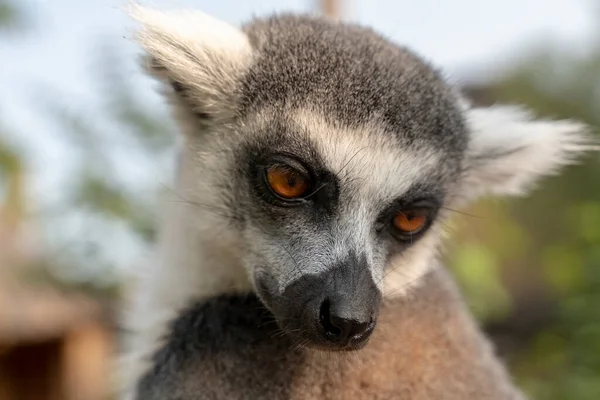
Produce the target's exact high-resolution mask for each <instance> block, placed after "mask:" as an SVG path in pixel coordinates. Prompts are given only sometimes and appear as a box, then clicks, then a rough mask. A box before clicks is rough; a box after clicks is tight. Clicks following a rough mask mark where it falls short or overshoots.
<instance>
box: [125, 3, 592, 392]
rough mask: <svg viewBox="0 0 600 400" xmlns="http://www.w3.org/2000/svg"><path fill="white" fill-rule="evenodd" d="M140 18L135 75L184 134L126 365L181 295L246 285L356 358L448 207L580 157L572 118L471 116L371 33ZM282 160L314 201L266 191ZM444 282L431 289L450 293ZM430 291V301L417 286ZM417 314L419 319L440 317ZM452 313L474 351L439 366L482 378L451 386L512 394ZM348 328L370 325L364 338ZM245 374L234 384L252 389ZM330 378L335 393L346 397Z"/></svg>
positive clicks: (151, 14)
mask: <svg viewBox="0 0 600 400" xmlns="http://www.w3.org/2000/svg"><path fill="white" fill-rule="evenodd" d="M135 15H136V16H137V18H138V20H140V21H141V22H142V24H143V28H142V30H141V31H140V32H139V35H138V37H139V40H140V42H141V44H142V45H143V47H144V48H145V50H146V51H147V53H148V58H147V62H146V64H145V66H147V67H148V68H149V70H150V72H151V73H153V74H154V75H156V76H158V77H159V78H160V79H162V80H163V81H164V82H165V83H166V84H167V85H166V86H167V87H169V88H171V90H170V92H169V98H170V99H171V100H172V102H173V110H174V113H175V117H176V118H177V120H178V122H179V123H180V126H181V130H182V132H183V141H184V143H183V147H182V152H181V168H180V171H179V176H178V186H177V195H176V196H174V197H176V198H175V199H174V201H172V202H170V203H169V204H168V207H167V214H166V217H165V219H164V221H163V225H162V227H161V232H162V235H161V238H160V240H159V243H158V246H157V252H158V256H157V257H156V259H157V261H156V262H155V263H154V264H153V265H152V266H151V268H152V271H151V273H150V274H149V278H148V279H147V281H145V282H144V283H143V284H142V287H141V289H140V290H139V297H140V299H139V300H138V301H139V304H138V305H137V307H138V309H137V310H135V311H134V314H135V317H136V318H137V319H138V320H139V321H137V322H136V323H135V324H134V325H137V326H134V327H133V329H134V330H135V331H137V332H138V333H137V336H136V337H135V338H136V341H135V346H136V347H135V351H136V353H137V355H136V357H137V358H136V357H134V359H135V360H137V361H136V362H135V364H136V367H135V370H136V371H137V370H144V366H147V365H148V364H144V362H148V361H149V360H150V359H149V356H150V355H151V354H153V352H154V351H155V350H156V349H157V348H158V347H160V345H161V343H162V341H163V339H161V338H165V337H169V334H168V325H167V321H168V320H169V319H172V318H174V317H176V316H177V315H179V314H180V312H181V310H182V309H183V308H185V307H187V306H188V305H189V304H190V302H193V301H203V300H206V299H209V298H213V297H215V296H219V295H223V294H235V293H238V294H248V293H254V294H255V295H257V296H258V298H259V299H260V300H261V302H262V304H263V305H264V306H265V307H266V308H267V309H269V310H270V311H271V312H272V313H273V317H274V319H275V321H276V322H277V324H278V326H279V327H280V328H282V329H283V330H284V331H286V332H287V334H288V335H289V336H290V337H292V338H293V339H294V340H296V341H300V342H301V343H302V344H303V346H305V347H307V348H310V349H313V350H314V349H316V348H321V349H322V348H323V347H326V348H328V349H330V350H344V349H347V348H348V346H349V347H350V348H354V349H358V348H361V347H363V346H365V344H367V340H368V335H370V334H371V332H373V329H371V328H372V327H371V322H375V321H377V320H378V310H379V300H380V299H381V298H384V299H388V300H389V299H391V298H393V297H400V298H404V297H405V296H406V295H407V294H408V293H409V292H410V289H411V288H412V287H415V286H418V285H419V283H420V282H421V280H422V277H423V276H424V275H425V274H426V273H427V272H428V271H429V270H431V269H432V268H433V266H434V265H436V257H437V249H438V248H439V246H440V236H441V234H442V233H443V229H442V227H443V221H444V219H445V218H447V212H446V211H447V210H448V209H452V208H456V207H458V206H461V205H463V204H464V203H466V202H468V201H472V200H474V199H476V198H477V197H478V196H480V195H482V194H486V193H494V194H521V193H524V192H525V191H526V190H527V189H528V188H530V187H531V186H532V184H534V183H535V182H536V181H537V179H539V178H540V177H541V176H544V175H548V174H550V173H553V172H555V171H557V169H558V167H560V166H562V165H565V164H568V163H571V162H573V161H574V160H575V159H576V156H577V155H578V154H579V153H581V152H583V151H585V150H589V149H590V148H591V147H590V144H589V141H588V139H587V136H586V135H585V133H584V131H585V129H584V127H582V126H581V125H580V124H578V123H574V122H571V121H540V120H535V119H534V118H532V117H531V116H530V115H528V114H527V113H525V112H523V111H522V110H520V109H518V108H511V107H495V108H489V109H474V108H472V107H471V106H470V105H469V104H468V103H467V102H466V101H465V100H464V99H463V98H462V97H460V95H459V94H458V93H457V90H456V89H455V88H453V87H451V85H449V84H447V83H446V82H445V81H444V79H443V78H442V76H441V75H440V74H439V73H438V72H436V71H435V70H434V69H433V68H432V67H431V66H430V65H428V63H426V62H425V61H423V60H422V59H421V58H420V57H418V56H417V55H415V54H414V53H412V52H411V51H409V50H408V49H406V48H404V47H401V46H398V45H396V44H395V43H392V42H391V41H389V40H387V39H385V38H384V37H382V36H380V35H378V34H376V33H375V32H373V31H372V30H371V29H368V28H365V27H361V26H357V25H353V24H346V23H339V22H329V21H326V20H324V19H321V18H318V17H309V16H295V15H278V16H273V17H268V18H259V19H255V20H254V21H252V22H250V23H249V24H247V25H245V26H244V27H243V28H242V29H238V28H235V27H232V26H229V25H227V24H225V23H223V22H220V21H217V20H214V19H212V18H210V17H208V16H206V15H204V14H202V13H194V12H177V13H170V14H169V13H160V12H156V11H152V10H145V9H137V11H136V12H135ZM276 164H277V165H281V164H285V165H286V166H288V167H293V168H294V169H296V170H298V171H302V173H303V174H305V175H307V176H308V177H309V180H310V181H311V183H312V185H311V186H310V191H309V194H310V196H307V197H306V198H303V199H301V200H298V201H295V202H286V201H282V200H281V199H280V198H277V196H275V195H274V193H273V192H272V191H271V190H270V189H269V187H268V185H267V183H266V179H265V172H266V170H267V169H268V167H269V166H272V165H276ZM182 200H183V201H182ZM415 207H416V208H420V209H422V210H425V212H426V215H427V218H428V223H427V224H426V225H425V227H424V229H422V230H421V231H420V232H419V233H416V234H414V235H410V236H406V235H404V236H403V235H402V234H400V233H399V232H398V231H397V230H395V229H394V227H393V223H392V221H393V217H394V215H395V214H396V213H397V212H399V211H406V210H410V209H411V208H415ZM306 282H312V283H311V284H310V285H307V284H306ZM444 285H445V284H444V283H442V284H440V285H433V286H427V287H429V289H428V290H433V291H442V292H443V291H444V290H445V289H444ZM426 294H427V296H428V295H431V296H433V297H434V298H436V299H437V298H438V297H436V296H437V294H436V293H428V292H427V291H423V290H420V291H419V292H418V295H419V296H426ZM290 296H291V297H290ZM442 297H443V296H442ZM336 302H337V303H336ZM398 304H399V305H398V306H397V307H398V309H397V310H396V309H394V312H393V313H392V315H395V316H396V317H397V318H399V319H402V318H404V317H405V315H404V314H403V313H404V311H402V306H400V305H404V304H405V303H402V302H401V303H398ZM415 304H418V305H420V306H421V307H423V308H422V310H421V311H420V312H422V313H425V314H427V313H432V312H434V308H435V307H433V306H430V307H425V306H424V305H423V303H420V302H419V301H417V302H416V303H415ZM452 304H453V306H452V307H450V308H446V307H445V304H437V305H436V307H441V308H443V309H444V310H447V312H448V313H455V314H456V315H457V318H459V319H461V321H463V320H464V322H465V323H466V324H467V328H465V329H469V330H467V331H461V330H460V329H459V338H458V339H457V340H458V341H459V342H461V343H463V342H462V341H466V342H465V343H464V344H465V346H467V347H468V346H475V350H474V351H475V352H474V353H473V357H474V359H472V360H470V361H465V360H463V358H462V356H461V354H460V353H459V352H458V348H454V349H453V350H452V351H450V350H449V351H450V353H451V356H452V357H457V358H456V360H448V362H449V363H450V364H452V365H453V366H454V367H458V365H457V363H458V362H463V361H465V362H467V364H468V363H469V362H473V363H475V364H473V365H478V366H481V372H477V373H476V372H473V368H470V369H469V368H468V367H469V365H466V366H465V368H467V369H468V370H469V372H468V373H465V374H466V375H465V376H464V377H463V378H460V379H459V380H458V381H457V382H454V383H453V382H452V379H450V378H448V377H446V378H443V379H448V381H447V382H446V381H444V382H446V383H447V384H448V385H450V386H452V385H458V386H460V385H463V384H465V385H467V384H472V385H474V387H477V388H480V389H481V390H483V391H481V390H480V389H473V390H474V392H473V393H477V392H478V391H479V392H480V393H487V392H486V390H488V389H485V388H481V387H482V385H480V382H483V381H485V382H492V383H493V382H494V380H495V379H498V381H497V382H495V383H493V384H492V386H491V387H493V389H489V390H490V391H491V392H493V393H496V394H497V395H498V396H497V397H491V398H510V397H502V396H504V394H506V393H512V389H510V388H509V385H508V383H506V379H505V378H502V377H501V376H499V375H496V372H497V371H498V368H500V367H498V366H497V363H496V361H494V360H493V358H491V356H489V352H488V351H487V350H485V348H484V347H485V346H484V344H483V343H484V342H485V341H484V340H483V339H482V338H481V337H480V336H478V334H476V333H475V332H476V330H475V328H474V327H473V326H472V322H471V321H470V320H468V318H467V317H466V316H465V315H466V314H465V311H464V307H463V306H462V305H459V304H461V303H456V302H455V303H450V306H451V305H452ZM324 310H325V311H324ZM327 310H333V311H335V312H338V313H340V315H343V316H344V320H345V321H351V322H352V324H353V325H352V329H348V330H344V332H346V331H347V332H352V335H351V336H348V338H349V339H348V340H344V341H342V340H339V341H336V342H334V341H332V340H330V339H331V335H330V336H327V335H328V334H329V333H332V332H327V328H326V327H325V325H324V323H323V322H322V321H323V320H324V319H323V318H322V317H323V315H325V314H327V315H329V314H328V312H327ZM388 312H390V311H389V309H388ZM417 313H418V311H417V310H416V309H415V310H413V312H411V313H409V316H410V318H414V315H416V314H417ZM436 315H438V317H440V318H441V316H440V315H439V314H436ZM423 318H425V319H424V321H427V319H426V318H427V317H426V316H423ZM325 319H326V318H325ZM379 319H380V318H379ZM289 321H294V322H293V323H290V322H289ZM440 322H445V319H443V318H442V320H441V321H440ZM217 323H218V322H217ZM394 323H397V324H402V323H403V322H402V321H400V320H398V321H395V322H394ZM469 324H471V325H469ZM379 325H380V323H378V324H377V326H379ZM357 326H361V327H367V326H369V329H367V330H366V331H365V332H366V333H365V334H364V335H362V336H361V335H358V334H355V333H356V331H355V330H354V328H355V327H357ZM321 328H323V329H325V331H323V329H321ZM382 329H383V328H382ZM442 329H443V328H442ZM453 329H458V328H457V327H455V328H453ZM380 330H381V329H380V328H377V327H375V330H374V332H375V333H374V334H375V335H377V332H378V331H380ZM177 332H179V333H181V334H183V335H184V336H185V333H186V332H185V329H184V332H183V333H182V332H181V330H179V329H178V330H177ZM179 333H178V335H179ZM406 334H407V335H408V334H409V332H408V331H407V332H406ZM165 335H166V336H165ZM324 335H325V336H324ZM324 337H326V338H327V340H324ZM358 338H360V343H359V342H358ZM171 339H172V340H174V339H173V338H171ZM172 340H171V341H172ZM386 340H387V341H388V342H389V341H392V340H395V339H392V336H388V337H387V339H386ZM469 341H472V343H470V342H469ZM177 343H180V344H181V345H182V346H187V344H186V342H185V341H182V342H177ZM276 343H277V341H275V342H274V345H275V344H276ZM381 343H383V342H381ZM381 343H380V344H381ZM446 344H447V345H448V346H450V347H451V348H452V343H446ZM390 345H391V344H390ZM398 345H399V344H396V343H394V344H393V346H398ZM438 345H439V346H441V347H440V348H439V349H438V350H436V351H439V352H440V353H436V352H434V354H433V355H432V358H431V359H429V358H428V359H427V360H429V361H431V362H432V363H440V362H441V361H440V359H439V354H442V353H443V352H444V351H446V350H448V349H446V350H444V348H443V346H444V343H438ZM267 346H268V344H267ZM371 346H372V344H371V343H369V344H368V345H367V346H366V347H365V350H367V349H368V348H370V347H371ZM482 346H483V347H482ZM209 347H210V346H209ZM459 347H460V346H459ZM453 351H455V352H454V353H453ZM234 353H236V354H237V350H236V351H234ZM310 354H313V353H310ZM315 354H316V353H315ZM366 354H369V352H368V351H367V353H366ZM232 357H233V359H232V360H235V357H236V356H235V355H232ZM290 357H291V355H290ZM315 357H316V356H315ZM336 357H337V356H336ZM167 358H168V357H167ZM400 358H401V357H400ZM161 360H162V361H160V360H159V361H158V362H159V364H162V363H163V362H167V361H165V360H163V359H161ZM340 360H342V359H340ZM377 360H378V362H381V363H383V362H385V358H379V359H377ZM444 361H446V360H444ZM187 362H190V363H195V362H200V361H195V360H192V359H190V360H188V361H186V363H187ZM215 362H216V361H215ZM231 362H236V363H237V361H231ZM337 362H338V361H336V363H337ZM339 362H341V361H339ZM389 362H390V363H392V364H394V363H397V362H400V361H399V358H398V357H395V358H391V359H390V360H389ZM478 363H483V365H480V364H478ZM149 364H152V362H150V363H149ZM216 365H219V364H218V362H217V364H216ZM370 365H375V364H370ZM442 365H446V364H444V363H443V362H442ZM313 366H314V367H315V368H316V370H318V371H321V368H322V367H320V366H319V365H317V364H312V363H309V364H308V367H307V368H308V371H310V368H312V367H313ZM425 367H426V368H429V366H425ZM425 367H424V368H425ZM430 367H431V368H432V371H437V367H439V366H437V365H431V366H430ZM157 368H161V367H160V365H158V366H157ZM218 368H221V367H218ZM244 368H249V369H253V368H255V367H253V366H251V365H250V366H247V367H244ZM358 370H360V368H359V369H358ZM219 371H220V370H219ZM243 371H246V369H241V370H240V379H241V378H243V379H253V378H252V377H249V376H247V375H245V372H243ZM460 371H461V370H460V369H457V370H456V372H457V373H459V372H460ZM494 371H496V372H494ZM323 372H324V371H321V373H323ZM443 372H444V373H448V374H449V377H452V376H454V374H453V373H452V371H451V370H448V371H447V370H446V369H445V368H444V371H443ZM136 373H137V372H136ZM310 373H314V372H310ZM408 373H409V371H408V370H407V369H405V367H401V368H400V369H399V370H398V374H408ZM282 374H283V375H282V376H284V377H289V376H291V375H290V374H292V375H293V371H289V370H288V371H285V372H282ZM471 374H475V375H471ZM480 374H486V376H485V377H484V376H480ZM160 376H162V375H160ZM224 376H227V375H224ZM427 376H430V375H427ZM431 376H433V375H431ZM213 378H214V379H217V380H218V379H222V378H223V377H219V376H218V374H217V375H215V376H213ZM153 379H154V378H153ZM161 379H162V378H161ZM182 379H187V378H184V377H182ZM261 379H262V378H261ZM282 379H283V378H282ZM286 379H287V378H286ZM407 379H408V378H407ZM432 379H433V378H432ZM469 379H473V381H472V382H470V381H469ZM133 381H135V378H134V379H133ZM409 381H410V379H409ZM206 382H208V380H207V381H206ZM307 382H308V383H309V387H310V383H311V382H314V381H311V380H310V379H309V380H307ZM279 383H280V382H279V381H277V382H274V383H273V384H274V385H276V384H279ZM339 383H340V382H337V386H335V385H334V383H331V385H334V386H335V387H337V388H338V390H341V389H340V388H339V386H340V385H339ZM346 383H347V384H348V382H346ZM328 384H329V383H328V381H327V379H325V381H323V382H322V383H321V384H320V385H321V386H322V385H328ZM256 385H258V386H256V387H260V388H263V387H264V384H260V385H259V384H258V383H256ZM411 385H413V384H411ZM217 386H218V385H217ZM411 387H412V386H411ZM424 387H425V388H427V387H428V386H427V384H424ZM502 388H503V389H502ZM496 389H498V390H496ZM215 390H217V391H218V390H220V389H219V388H218V387H215ZM273 390H279V389H273ZM307 390H309V388H307ZM323 390H325V389H323ZM398 390H399V391H396V392H395V393H404V389H398ZM411 390H416V392H415V393H420V392H419V391H418V389H411ZM423 390H425V389H423ZM460 390H463V391H462V392H461V391H460ZM469 390H470V388H464V387H463V388H462V389H460V388H456V393H465V391H467V392H468V391H469ZM309 391H310V390H309ZM384 392H385V391H384ZM190 393H191V392H190ZM389 393H392V392H389ZM406 393H407V394H410V393H412V392H406ZM423 393H425V392H423ZM436 393H441V390H438V389H436ZM191 394H193V393H191ZM313 397H316V396H313ZM471 397H472V396H471ZM483 397H485V396H483ZM192 398H193V396H192ZM291 398H293V396H292V397H291ZM308 398H311V397H310V396H308ZM331 398H335V397H331ZM346 398H350V397H346ZM380 398H387V397H385V395H382V397H380ZM415 398H425V397H419V396H416V397H415ZM448 398H457V397H451V396H449V397H448ZM458 398H460V397H458ZM467 398H469V396H467Z"/></svg>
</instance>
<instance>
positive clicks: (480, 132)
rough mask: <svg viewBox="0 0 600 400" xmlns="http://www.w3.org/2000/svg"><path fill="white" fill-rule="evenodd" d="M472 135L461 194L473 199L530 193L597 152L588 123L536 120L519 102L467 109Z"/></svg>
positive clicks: (464, 198) (463, 197) (467, 198)
mask: <svg viewBox="0 0 600 400" xmlns="http://www.w3.org/2000/svg"><path fill="white" fill-rule="evenodd" d="M466 116H467V124H468V127H469V130H470V134H471V139H470V145H469V150H468V153H467V160H466V165H465V167H464V180H463V182H462V184H461V187H460V193H458V196H459V197H460V198H461V201H462V202H464V201H471V200H473V199H476V198H477V197H479V196H482V195H486V194H493V195H521V194H525V193H526V192H527V191H528V190H529V189H531V187H532V185H534V183H535V182H536V181H537V180H538V179H539V178H541V177H543V176H547V175H552V174H554V173H556V172H557V171H558V170H559V168H560V167H562V166H564V165H568V164H572V163H574V162H575V161H576V160H577V158H578V156H580V155H581V153H583V152H585V151H589V150H597V149H598V146H597V145H594V143H593V142H592V140H591V139H590V137H589V136H588V133H587V128H586V126H585V125H583V124H581V123H579V122H575V121H569V120H560V121H551V120H542V119H534V117H533V116H532V115H531V114H530V113H529V112H527V111H526V110H525V109H523V108H520V107H516V106H492V107H488V108H472V109H468V110H467V111H466Z"/></svg>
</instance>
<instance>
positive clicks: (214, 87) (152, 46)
mask: <svg viewBox="0 0 600 400" xmlns="http://www.w3.org/2000/svg"><path fill="white" fill-rule="evenodd" d="M130 14H131V16H132V17H133V18H134V19H136V20H137V21H138V22H139V23H141V25H142V29H141V30H140V31H139V32H138V34H137V38H138V40H139V42H140V43H141V45H142V46H143V47H144V49H145V50H146V51H147V52H148V53H149V55H150V56H151V57H150V61H149V62H151V64H152V65H148V66H149V67H151V69H153V71H152V72H153V73H155V74H157V75H159V76H161V77H163V78H166V79H167V80H168V81H169V82H170V83H171V84H172V85H173V86H174V87H175V88H176V90H184V91H185V95H186V97H187V98H188V99H189V100H191V103H193V105H194V106H195V107H198V108H199V109H198V110H197V111H199V112H201V113H202V114H207V115H210V116H216V115H218V114H219V113H222V112H223V111H224V108H225V109H226V108H227V106H231V101H232V100H233V99H232V96H233V93H234V90H235V84H236V79H237V77H239V76H240V74H241V73H242V72H243V71H244V69H245V68H246V67H247V66H248V64H249V63H250V61H251V56H252V48H251V46H250V43H249V42H248V38H247V36H246V35H245V34H244V33H243V32H242V31H241V30H240V29H238V28H236V27H233V26H231V25H229V24H227V23H225V22H222V21H219V20H217V19H215V18H212V17H210V16H208V15H206V14H204V13H202V12H198V11H171V12H161V11H157V10H152V9H148V8H145V7H142V6H140V5H131V6H130Z"/></svg>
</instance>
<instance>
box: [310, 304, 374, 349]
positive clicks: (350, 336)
mask: <svg viewBox="0 0 600 400" xmlns="http://www.w3.org/2000/svg"><path fill="white" fill-rule="evenodd" d="M319 319H320V322H321V326H322V327H323V330H324V333H325V337H326V338H327V339H328V340H329V341H331V342H334V343H344V342H350V341H355V342H361V341H363V340H365V339H366V338H368V337H369V335H370V334H371V332H372V331H373V328H374V327H375V321H374V319H373V318H370V319H369V320H366V321H358V320H355V319H350V318H344V317H341V316H339V315H337V314H336V313H335V307H332V304H331V301H330V300H329V299H327V300H325V301H323V303H322V304H321V309H320V313H319Z"/></svg>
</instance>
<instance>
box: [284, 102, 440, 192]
mask: <svg viewBox="0 0 600 400" xmlns="http://www.w3.org/2000/svg"><path fill="white" fill-rule="evenodd" d="M293 120H294V121H295V122H296V123H298V124H299V125H301V126H302V127H304V128H306V131H307V133H308V134H309V135H310V139H311V142H312V143H314V144H315V145H316V146H317V147H318V151H319V154H320V155H321V157H323V160H324V162H325V163H327V167H328V168H329V169H330V170H331V171H332V172H333V173H335V174H340V176H339V178H340V179H341V180H342V181H343V180H344V178H345V177H346V176H348V177H349V178H350V179H351V180H353V181H355V182H356V189H357V190H358V191H359V192H360V195H359V196H356V197H361V198H371V199H377V200H379V201H382V202H385V201H391V200H393V199H396V198H397V197H398V196H401V195H402V194H404V193H405V192H406V191H407V190H408V189H409V188H410V186H411V185H413V184H414V183H416V182H418V181H419V179H420V178H423V177H425V176H426V174H427V173H428V172H430V171H431V170H432V169H435V168H436V166H438V165H439V161H440V153H439V152H436V151H434V149H432V148H429V147H425V146H423V147H418V148H417V147H415V146H411V147H408V146H407V147H406V148H405V149H402V150H399V148H398V146H399V144H398V143H397V142H394V140H393V138H392V135H395V134H396V133H394V132H386V129H385V127H384V125H383V124H378V123H377V122H375V121H374V120H371V121H367V122H366V123H365V124H363V125H361V126H357V127H352V128H347V127H344V126H342V125H336V126H332V125H330V124H328V123H327V122H326V121H325V118H324V117H323V116H322V115H320V114H319V113H317V112H314V111H310V110H308V109H301V110H298V111H297V112H296V113H295V114H294V117H293Z"/></svg>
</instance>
